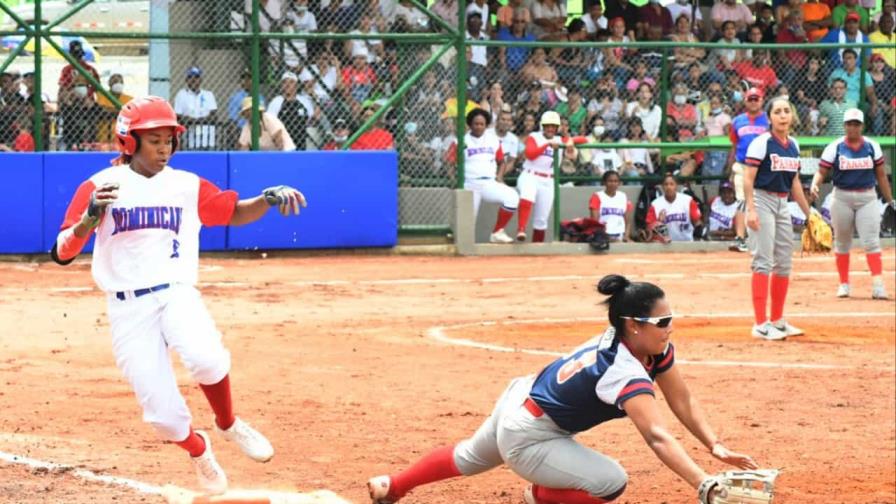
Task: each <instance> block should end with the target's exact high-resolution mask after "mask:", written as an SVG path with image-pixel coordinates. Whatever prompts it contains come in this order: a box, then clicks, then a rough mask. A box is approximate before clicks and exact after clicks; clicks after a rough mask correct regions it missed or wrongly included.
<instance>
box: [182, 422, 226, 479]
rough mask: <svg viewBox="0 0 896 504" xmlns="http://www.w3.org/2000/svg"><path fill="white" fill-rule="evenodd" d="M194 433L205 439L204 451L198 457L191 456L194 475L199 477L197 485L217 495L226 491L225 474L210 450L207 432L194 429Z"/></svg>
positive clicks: (210, 444)
mask: <svg viewBox="0 0 896 504" xmlns="http://www.w3.org/2000/svg"><path fill="white" fill-rule="evenodd" d="M196 435H197V436H199V437H201V438H202V440H203V441H205V451H204V452H203V453H202V455H200V456H198V457H191V458H190V460H191V461H192V462H193V467H195V468H196V477H197V478H198V479H199V487H200V488H202V490H203V491H205V492H208V493H210V494H214V495H218V494H222V493H224V492H226V491H227V475H226V474H224V469H222V468H221V465H220V464H218V461H217V460H215V454H214V453H213V452H212V442H211V440H210V439H209V438H208V434H206V433H205V432H203V431H196Z"/></svg>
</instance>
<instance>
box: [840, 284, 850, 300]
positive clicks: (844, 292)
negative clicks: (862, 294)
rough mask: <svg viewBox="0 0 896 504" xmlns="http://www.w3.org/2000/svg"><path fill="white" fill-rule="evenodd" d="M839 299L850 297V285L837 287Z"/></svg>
mask: <svg viewBox="0 0 896 504" xmlns="http://www.w3.org/2000/svg"><path fill="white" fill-rule="evenodd" d="M837 297H838V298H848V297H849V284H848V283H844V284H840V286H839V287H837Z"/></svg>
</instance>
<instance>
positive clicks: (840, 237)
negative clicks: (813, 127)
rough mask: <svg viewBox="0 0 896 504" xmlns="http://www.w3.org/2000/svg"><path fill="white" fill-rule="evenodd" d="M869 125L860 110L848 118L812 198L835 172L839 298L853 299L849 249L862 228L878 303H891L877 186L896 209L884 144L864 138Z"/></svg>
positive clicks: (823, 161)
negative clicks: (885, 274)
mask: <svg viewBox="0 0 896 504" xmlns="http://www.w3.org/2000/svg"><path fill="white" fill-rule="evenodd" d="M864 122H865V117H864V114H863V113H862V111H861V110H859V109H855V108H854V109H849V110H847V111H846V112H845V113H844V114H843V124H844V126H845V130H846V136H844V137H841V138H839V139H837V140H835V141H834V142H832V143H830V144H829V145H828V146H827V147H825V149H824V152H823V153H822V154H821V162H820V163H819V166H818V171H817V172H816V173H815V176H814V177H812V189H811V191H812V195H813V196H814V197H816V198H817V197H818V189H819V186H820V185H821V183H822V182H824V179H825V177H827V175H828V173H830V172H833V182H834V191H833V197H832V203H831V223H832V225H833V228H834V252H835V255H836V258H837V272H838V273H839V275H840V286H839V287H838V289H837V297H849V249H850V247H851V246H852V233H853V231H854V230H858V232H859V239H860V240H862V245H863V246H864V248H865V259H866V260H867V261H868V269H869V270H870V271H871V278H872V288H871V297H872V298H873V299H887V291H886V289H885V288H884V280H883V277H882V274H883V262H882V260H881V257H880V220H881V214H880V208H879V205H878V201H877V193H876V192H875V187H874V186H875V183H876V184H878V185H879V186H880V188H881V194H882V195H883V197H884V199H885V200H886V202H887V204H888V205H896V203H894V202H893V196H892V193H891V192H890V181H889V180H887V172H886V170H885V169H884V155H883V152H882V151H881V148H880V145H878V143H877V142H875V141H874V140H872V139H870V138H868V137H865V136H864V135H862V128H863V124H864Z"/></svg>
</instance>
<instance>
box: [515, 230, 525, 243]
mask: <svg viewBox="0 0 896 504" xmlns="http://www.w3.org/2000/svg"><path fill="white" fill-rule="evenodd" d="M516 241H518V242H524V241H526V232H525V231H520V232H519V233H517V234H516Z"/></svg>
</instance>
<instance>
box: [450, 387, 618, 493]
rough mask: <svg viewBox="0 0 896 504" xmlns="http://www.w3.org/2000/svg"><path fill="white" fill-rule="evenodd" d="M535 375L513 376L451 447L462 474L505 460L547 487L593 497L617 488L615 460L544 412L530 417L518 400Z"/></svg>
mask: <svg viewBox="0 0 896 504" xmlns="http://www.w3.org/2000/svg"><path fill="white" fill-rule="evenodd" d="M534 381H535V377H534V376H531V375H530V376H526V377H522V378H516V379H514V380H513V381H511V382H510V385H509V386H508V387H507V389H505V390H504V392H503V393H502V394H501V397H500V398H499V399H498V402H497V403H496V404H495V409H494V411H492V414H491V415H490V416H489V417H488V418H487V419H486V420H485V422H484V423H483V424H482V425H481V426H480V427H479V430H477V431H476V433H475V434H473V437H471V438H469V439H467V440H464V441H461V442H460V443H459V444H458V445H457V446H456V447H455V449H454V463H455V464H456V465H457V468H458V470H459V471H460V472H461V473H462V474H464V475H465V476H471V475H473V474H478V473H481V472H484V471H487V470H489V469H492V468H495V467H497V466H499V465H501V464H502V463H506V464H507V466H508V467H510V469H511V470H513V472H515V473H516V474H518V475H519V476H521V477H522V478H523V479H525V480H527V481H530V482H532V483H535V484H536V485H541V486H544V487H547V488H556V489H571V490H583V491H586V492H588V493H589V494H591V495H593V496H595V497H603V496H607V495H610V494H613V493H614V492H618V491H620V490H621V489H622V488H623V487H624V486H625V485H626V483H627V482H628V476H627V475H626V473H625V469H623V468H622V466H621V465H619V463H618V462H616V461H615V460H613V459H611V458H609V457H607V456H606V455H603V454H601V453H598V452H596V451H594V450H592V449H590V448H586V447H584V446H582V445H580V444H579V443H578V442H576V441H575V439H574V438H573V434H572V433H570V432H568V431H565V430H563V429H561V428H560V427H558V426H557V424H555V423H554V422H553V421H552V420H551V419H550V418H549V417H548V416H547V415H542V416H540V417H537V418H536V417H535V416H533V415H532V413H530V412H529V411H528V410H527V409H526V408H524V407H523V402H524V401H525V400H526V398H527V397H529V391H530V390H531V389H532V383H533V382H534Z"/></svg>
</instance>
